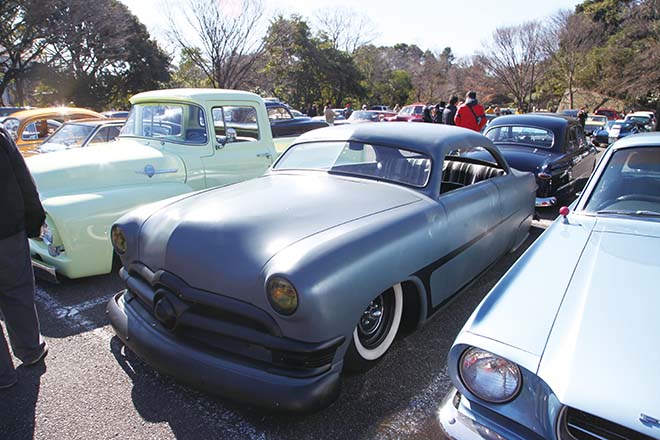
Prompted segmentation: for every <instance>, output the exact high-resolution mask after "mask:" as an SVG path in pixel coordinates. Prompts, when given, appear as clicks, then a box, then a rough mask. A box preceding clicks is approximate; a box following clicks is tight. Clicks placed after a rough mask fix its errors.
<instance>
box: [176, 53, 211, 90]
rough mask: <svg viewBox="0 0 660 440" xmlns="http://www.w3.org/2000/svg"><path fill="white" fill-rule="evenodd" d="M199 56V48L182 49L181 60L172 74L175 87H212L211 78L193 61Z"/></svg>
mask: <svg viewBox="0 0 660 440" xmlns="http://www.w3.org/2000/svg"><path fill="white" fill-rule="evenodd" d="M199 57H201V54H200V53H199V49H190V48H187V49H183V50H182V51H181V60H180V61H179V65H178V66H177V68H176V70H175V71H174V72H173V74H172V86H173V87H211V81H210V80H209V78H208V77H207V76H206V74H205V73H204V71H203V70H202V69H200V67H199V66H198V65H197V64H195V62H194V61H193V60H194V59H195V58H199Z"/></svg>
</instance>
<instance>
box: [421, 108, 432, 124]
mask: <svg viewBox="0 0 660 440" xmlns="http://www.w3.org/2000/svg"><path fill="white" fill-rule="evenodd" d="M431 108H432V107H431V106H430V105H427V106H425V107H424V110H423V111H422V120H423V121H424V122H433V117H432V116H431Z"/></svg>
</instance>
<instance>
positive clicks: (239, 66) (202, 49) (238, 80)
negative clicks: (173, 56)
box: [170, 0, 264, 89]
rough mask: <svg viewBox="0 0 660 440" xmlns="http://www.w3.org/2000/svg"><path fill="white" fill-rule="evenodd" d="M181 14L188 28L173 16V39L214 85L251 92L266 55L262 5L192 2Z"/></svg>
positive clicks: (254, 1) (248, 0) (250, 0)
mask: <svg viewBox="0 0 660 440" xmlns="http://www.w3.org/2000/svg"><path fill="white" fill-rule="evenodd" d="M177 13H178V14H181V15H182V16H183V17H184V21H185V23H186V26H187V27H182V26H181V25H180V22H179V21H176V20H174V18H173V17H172V16H170V25H171V28H172V32H171V35H172V37H173V39H174V41H175V42H176V44H177V45H178V46H179V47H180V48H181V50H182V51H187V56H188V57H189V60H190V62H192V63H193V64H195V65H196V66H197V67H199V68H200V69H201V70H202V71H203V72H204V73H205V74H206V76H207V78H208V79H209V81H210V83H211V85H212V86H213V87H216V88H225V89H240V88H249V85H250V83H251V82H253V81H254V79H255V76H256V69H255V67H256V66H257V65H258V61H259V58H260V57H262V55H263V46H264V40H263V38H262V36H263V33H262V32H263V24H264V23H263V21H264V8H263V3H262V1H261V0H243V1H239V0H217V1H208V0H188V2H187V3H186V4H185V5H184V6H183V8H182V11H177ZM189 35H190V36H192V39H189Z"/></svg>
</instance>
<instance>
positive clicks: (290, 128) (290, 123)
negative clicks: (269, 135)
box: [266, 101, 328, 138]
mask: <svg viewBox="0 0 660 440" xmlns="http://www.w3.org/2000/svg"><path fill="white" fill-rule="evenodd" d="M266 109H267V110H268V119H270V129H271V131H272V132H273V137H275V138H278V137H293V136H299V135H301V134H303V133H306V132H308V131H310V130H315V129H317V128H322V127H327V126H328V123H327V122H325V120H315V119H312V118H309V117H307V116H301V117H295V116H293V114H291V109H289V106H287V105H285V104H282V103H281V102H275V101H266Z"/></svg>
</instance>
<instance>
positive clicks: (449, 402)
mask: <svg viewBox="0 0 660 440" xmlns="http://www.w3.org/2000/svg"><path fill="white" fill-rule="evenodd" d="M438 423H439V425H440V434H441V438H446V439H451V440H529V439H531V438H533V439H537V438H540V437H536V436H534V437H527V436H522V435H519V434H518V433H516V432H514V431H513V430H510V429H507V428H506V427H504V426H502V425H500V424H498V423H496V422H495V421H494V420H491V419H489V418H486V417H484V416H483V415H480V414H479V415H478V414H475V413H474V412H473V411H472V410H471V409H470V402H469V401H467V399H465V398H464V397H463V396H461V394H460V393H459V392H458V391H457V390H456V388H452V389H451V390H449V393H447V396H446V397H445V398H444V399H443V401H442V404H441V406H440V410H439V411H438Z"/></svg>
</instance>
